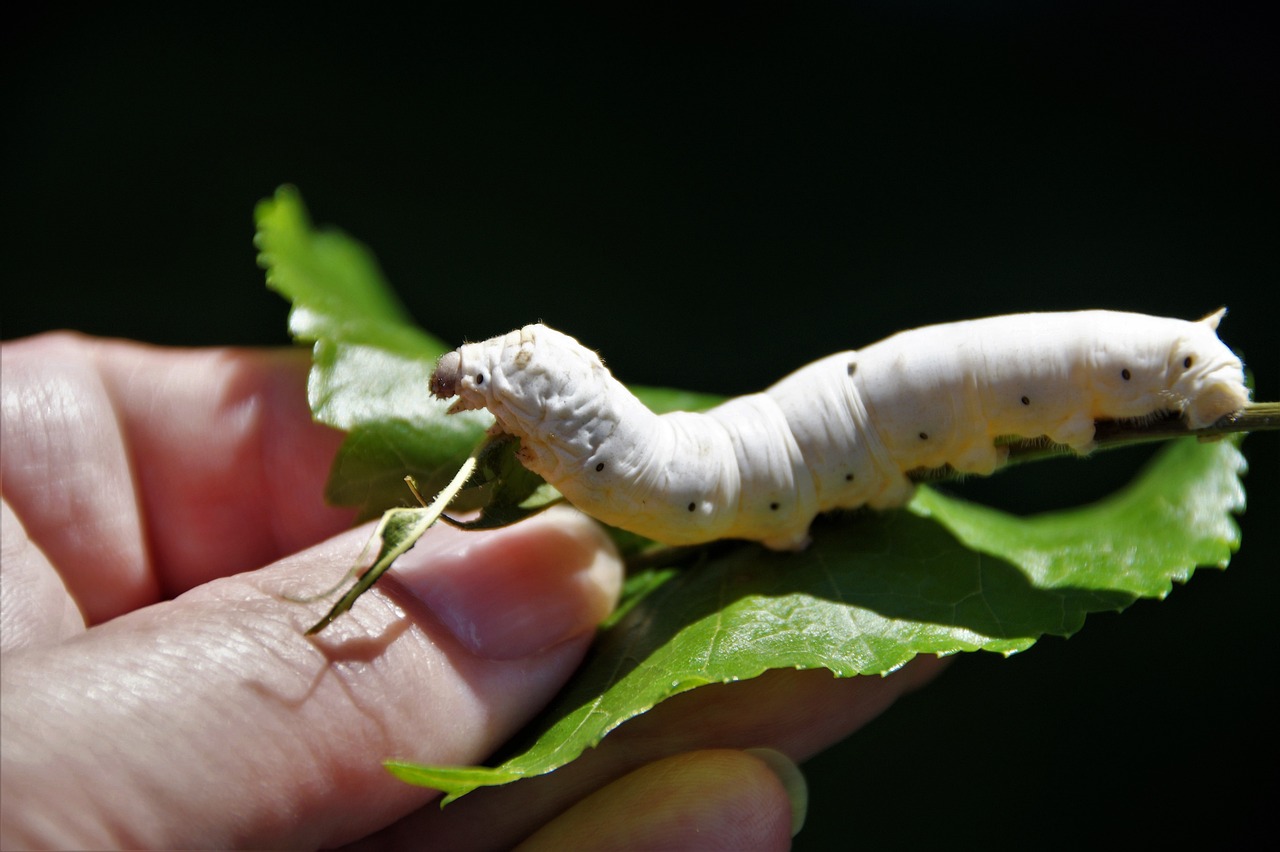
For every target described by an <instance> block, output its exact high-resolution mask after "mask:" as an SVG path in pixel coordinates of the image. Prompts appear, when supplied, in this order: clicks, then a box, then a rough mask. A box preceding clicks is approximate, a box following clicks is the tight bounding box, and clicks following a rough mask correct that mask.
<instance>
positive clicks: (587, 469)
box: [431, 309, 1249, 550]
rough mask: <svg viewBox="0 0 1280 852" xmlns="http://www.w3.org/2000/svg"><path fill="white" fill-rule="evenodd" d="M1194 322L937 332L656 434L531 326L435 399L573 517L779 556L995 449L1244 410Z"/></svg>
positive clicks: (1210, 319) (667, 417) (952, 326)
mask: <svg viewBox="0 0 1280 852" xmlns="http://www.w3.org/2000/svg"><path fill="white" fill-rule="evenodd" d="M1225 313H1226V310H1225V309H1223V310H1219V311H1217V312H1216V313H1213V314H1210V315H1209V316H1207V317H1205V318H1204V319H1202V320H1200V321H1198V322H1187V321H1184V320H1177V319H1166V318H1163V317H1153V316H1147V315H1144V314H1132V313H1118V312H1114V311H1079V312H1074V313H1041V314H1012V315H1008V316H998V317H990V318H987V319H979V320H970V321H967V322H957V323H948V324H943V325H934V326H927V327H924V328H918V329H915V330H913V331H905V332H902V333H900V334H895V335H894V336H892V337H889V338H887V339H885V340H882V341H880V342H879V343H876V344H874V345H871V346H868V347H866V348H864V349H859V350H853V351H849V352H840V353H838V354H836V355H831V356H829V357H827V358H823V359H821V360H819V361H815V362H814V363H812V364H809V365H808V366H806V367H802V368H801V369H799V370H797V371H796V372H794V373H792V374H791V375H789V376H787V377H786V378H784V379H782V380H781V381H780V382H778V383H777V384H775V385H773V386H772V387H770V388H769V389H768V390H766V391H764V392H763V393H756V394H750V395H748V396H742V397H737V398H735V399H731V400H729V401H728V402H725V403H724V404H722V405H719V406H717V407H716V408H713V409H711V410H709V411H707V412H705V413H700V414H694V413H688V412H672V413H669V414H663V415H657V414H654V413H653V412H652V411H650V410H649V409H648V408H646V407H645V405H644V404H643V403H641V402H640V400H638V399H637V398H636V397H635V396H634V395H633V394H632V393H631V392H630V391H628V390H627V389H626V387H624V386H623V385H622V384H621V383H620V382H618V381H617V380H616V379H614V378H613V376H612V375H611V374H610V373H609V371H608V370H607V369H606V368H605V366H604V364H602V363H601V361H600V358H599V357H598V356H597V355H596V354H595V353H594V352H592V351H591V350H589V349H587V348H585V347H583V346H582V345H581V344H579V343H578V342H577V341H576V340H574V339H573V338H571V337H568V336H567V335H564V334H561V333H560V332H558V331H555V330H553V329H550V328H547V327H546V326H544V325H528V326H525V327H524V328H522V329H519V330H517V331H513V332H511V333H510V334H507V335H504V336H501V337H495V338H492V339H490V340H486V341H483V342H481V343H470V344H466V345H464V346H462V347H460V348H459V349H457V350H455V351H453V352H450V353H448V354H446V355H444V356H443V357H441V358H440V361H439V363H438V364H437V365H436V370H435V372H434V374H433V375H432V377H431V392H432V393H433V394H435V395H436V396H438V397H440V398H442V399H444V398H449V397H452V396H455V395H456V396H458V397H459V399H458V401H457V402H455V403H454V404H453V406H452V407H451V408H450V409H449V410H450V412H451V413H452V412H457V411H466V410H470V409H477V408H487V409H488V410H489V411H490V412H492V414H493V416H494V418H495V419H496V421H497V423H496V425H495V427H494V428H495V430H500V431H502V432H507V433H510V434H513V435H516V436H518V437H519V438H520V442H521V449H520V460H521V461H522V462H523V463H524V464H525V466H527V467H528V468H529V469H531V470H533V471H534V472H536V473H538V474H540V475H541V476H542V477H543V478H544V479H546V480H547V481H548V482H550V483H551V484H552V485H554V486H555V487H556V488H557V489H559V491H560V492H561V493H562V494H563V495H564V496H565V497H566V498H567V499H568V500H569V501H570V502H571V503H573V504H574V505H575V506H577V507H578V508H580V509H582V510H583V511H585V512H587V513H588V514H590V515H593V516H594V517H596V518H598V519H600V520H601V521H604V522H605V523H608V524H612V525H614V526H618V527H622V528H623V529H627V530H631V531H633V532H636V533H639V534H641V535H644V536H647V537H649V538H652V539H655V540H657V541H660V542H664V543H667V544H696V543H699V542H705V541H711V540H714V539H721V538H742V539H752V540H757V541H761V542H763V543H764V544H765V546H767V547H770V548H774V549H778V550H783V549H798V548H801V547H803V546H804V545H805V544H806V543H807V541H808V530H809V525H810V523H811V522H812V520H813V518H814V516H815V515H816V514H817V513H819V512H823V511H827V510H830V509H836V508H854V507H857V506H862V505H864V504H865V505H870V506H871V507H873V508H888V507H894V506H901V505H903V504H904V503H906V502H907V501H908V500H909V499H910V498H911V495H912V491H913V485H912V483H911V481H910V480H909V479H908V478H907V473H908V472H909V471H913V470H917V469H920V468H936V467H941V466H943V465H948V464H949V465H951V467H953V468H954V469H956V470H957V471H960V472H963V473H977V474H989V473H991V472H992V471H994V470H995V469H996V468H997V467H999V466H1000V465H1001V464H1002V463H1003V461H1004V456H1005V453H1004V450H1003V449H1002V448H1001V447H999V446H997V445H996V440H995V439H996V438H997V437H1000V436H1013V435H1016V436H1021V437H1027V438H1034V437H1037V436H1041V435H1045V436H1048V438H1049V439H1050V440H1052V441H1055V442H1057V443H1060V444H1066V445H1067V446H1069V447H1071V449H1072V450H1074V451H1075V452H1077V453H1087V452H1089V450H1090V449H1091V448H1092V445H1093V437H1094V421H1095V420H1099V419H1120V418H1136V417H1144V416H1148V415H1151V414H1154V413H1156V412H1160V411H1177V412H1181V414H1182V416H1183V417H1184V418H1185V420H1186V422H1187V425H1188V426H1189V427H1191V428H1200V427H1203V426H1207V425H1209V424H1211V423H1213V422H1215V421H1216V420H1218V419H1219V418H1220V417H1222V416H1224V415H1227V414H1231V413H1233V412H1235V411H1237V410H1239V409H1240V408H1242V407H1243V406H1244V405H1245V404H1246V403H1247V402H1248V399H1249V392H1248V389H1247V388H1246V387H1245V384H1244V370H1243V367H1242V365H1241V363H1240V359H1239V358H1237V357H1236V356H1235V355H1234V354H1232V352H1231V350H1229V349H1228V348H1227V347H1226V345H1225V344H1223V343H1222V341H1220V340H1219V339H1218V336H1217V333H1216V330H1217V327H1218V322H1219V320H1221V318H1222V316H1223V315H1224V314H1225Z"/></svg>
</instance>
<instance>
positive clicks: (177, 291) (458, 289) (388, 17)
mask: <svg viewBox="0 0 1280 852" xmlns="http://www.w3.org/2000/svg"><path fill="white" fill-rule="evenodd" d="M1213 5H1214V6H1217V5H1222V4H1213ZM953 6H954V7H963V8H950V7H953ZM1210 6H1211V4H1196V3H1185V4H1182V3H1162V4H1151V5H1149V6H1143V5H1135V4H1126V3H1054V2H1043V3H1034V4H1023V3H1015V2H987V3H969V4H945V3H923V2H906V3H888V2H877V3H869V4H859V5H857V6H855V7H854V8H852V9H848V8H844V7H843V6H835V5H829V4H806V5H805V7H804V9H803V10H796V9H786V10H783V9H781V8H779V9H773V10H760V9H756V8H753V9H751V10H743V9H736V8H733V7H732V6H731V5H728V4H726V5H712V6H700V7H699V11H697V12H691V11H689V10H678V9H677V10H671V9H659V8H656V7H649V6H645V5H640V4H622V5H620V6H619V5H615V6H613V7H612V8H611V9H610V10H609V11H607V12H604V11H600V10H597V9H594V8H592V7H591V6H588V5H587V4H583V5H581V6H575V5H556V4H553V5H551V6H543V7H542V8H538V9H525V10H521V11H516V10H513V9H509V8H506V7H503V6H483V7H473V9H474V11H472V12H470V13H466V14H460V13H457V12H443V11H437V10H431V9H429V8H428V9H426V10H423V9H419V11H418V12H417V13H415V15H414V16H413V17H405V16H401V15H395V14H390V13H384V12H380V11H379V9H378V8H377V7H375V6H358V5H350V4H348V5H345V6H342V7H337V6H334V7H332V8H325V7H322V6H320V5H319V4H316V5H314V6H312V7H310V8H307V9H301V8H293V7H290V6H288V5H266V4H262V5H259V6H257V7H252V8H246V9H244V10H243V11H240V12H237V11H236V10H235V9H234V8H233V7H228V6H225V5H219V6H218V7H217V9H216V11H213V10H207V13H206V14H202V13H200V12H196V11H191V10H186V11H181V12H179V11H173V10H171V11H167V12H165V11H162V12H155V11H152V12H149V13H145V14H144V13H142V12H136V13H135V12H128V11H121V10H119V9H113V10H109V11H107V10H96V11H95V10H88V9H86V10H81V11H72V10H70V9H68V8H66V7H63V8H60V9H57V10H40V11H38V12H36V13H35V14H36V18H35V20H33V21H29V22H26V23H17V22H14V21H10V22H9V23H8V24H7V25H6V28H5V30H4V35H3V40H4V42H3V43H4V50H3V54H4V56H3V60H2V61H3V67H4V76H3V93H4V109H5V125H6V130H5V134H4V146H5V157H4V168H5V173H6V175H5V180H4V187H5V190H4V208H5V218H6V225H5V228H4V233H3V240H4V243H3V255H2V257H3V258H4V261H3V263H4V267H5V276H6V285H5V297H4V313H3V327H2V331H3V335H4V337H5V338H6V339H12V338H14V337H18V336H23V335H27V334H31V333H35V332H39V331H43V330H48V329H54V328H74V329H79V330H82V331H86V332H90V333H94V334H103V335H113V336H125V337H134V338H140V339H143V340H150V341H155V342H161V343H170V344H181V345H192V344H223V343H235V344H268V345H275V344H282V343H284V342H285V341H286V337H285V333H284V322H285V314H286V306H285V305H284V303H283V302H281V301H280V300H279V299H278V298H277V297H276V296H275V295H273V294H271V293H269V292H268V291H266V289H265V288H264V287H263V283H262V274H261V271H260V270H258V269H257V268H256V266H255V263H254V250H253V247H252V243H251V239H252V233H253V224H252V218H251V217H252V208H253V205H254V203H255V202H256V201H257V200H258V199H259V198H262V197H264V196H267V195H269V194H271V193H272V192H273V190H274V189H275V187H276V186H277V185H279V184H281V183H285V182H291V183H294V184H296V185H297V186H298V187H299V188H300V189H301V191H302V193H303V196H304V198H305V200H306V201H307V203H308V205H309V207H310V208H311V211H312V213H313V215H314V217H315V218H316V219H317V221H319V222H325V223H335V224H338V225H340V226H341V227H342V228H344V229H345V230H347V231H348V232H350V233H352V234H354V235H356V236H358V237H360V238H361V239H363V240H364V241H365V242H366V243H368V244H369V245H370V246H371V247H372V248H373V249H374V251H375V252H376V253H377V254H378V256H379V258H380V260H381V262H382V264H383V267H384V269H385V271H386V273H387V275H388V277H389V278H390V280H391V281H392V283H393V284H394V285H395V286H396V288H397V289H398V291H399V292H400V294H401V295H402V296H403V298H404V300H405V302H406V303H407V304H408V306H409V307H410V309H411V311H412V312H413V313H414V315H415V316H416V318H417V319H418V320H419V322H420V323H421V324H422V325H423V326H424V327H426V328H427V329H428V330H430V331H432V332H434V333H436V334H437V335H439V336H441V337H442V338H443V339H445V340H447V341H452V342H460V341H461V340H463V339H464V338H465V339H471V340H476V339H481V338H484V337H488V336H490V335H493V334H497V333H499V332H504V331H507V330H509V329H511V328H513V327H516V326H518V325H521V324H523V323H526V322H530V321H534V320H539V319H541V320H545V321H546V322H548V323H550V324H552V325H555V326H557V327H559V328H561V329H563V330H564V331H567V332H569V333H571V334H574V335H575V336H577V337H579V338H580V339H581V340H583V342H585V343H587V344H588V345H591V346H593V347H596V348H598V349H600V350H601V351H602V352H603V354H604V355H605V357H606V359H607V360H608V362H609V364H610V365H611V366H612V367H613V369H614V372H615V373H616V374H617V375H618V376H619V377H621V378H622V379H623V380H624V381H628V382H634V383H644V384H661V385H672V386H679V387H687V388H692V389H697V390H705V391H713V392H721V393H740V392H744V391H750V390H757V389H759V388H761V387H763V386H764V385H766V384H768V383H769V382H771V381H772V380H774V379H775V378H777V377H779V376H781V375H782V374H783V373H785V372H787V371H789V370H790V369H792V368H794V367H796V366H799V365H801V364H803V363H805V362H807V361H809V360H811V359H813V358H815V357H818V356H821V355H825V354H828V353H829V352H831V351H835V350H838V349H844V348H851V347H856V346H858V345H862V344H866V343H869V342H872V341H874V340H877V339H879V338H881V337H883V336H885V335H887V334H889V333H891V332H893V331H896V330H899V329H902V328H908V327H912V326H916V325H922V324H925V323H929V322H937V321H947V320H954V319H962V318H968V317H975V316H983V315H987V314H992V313H1005V312H1012V311H1021V310H1036V309H1076V308H1084V307H1105V308H1117V309H1129V310H1137V311H1142V312H1145V313H1152V314H1160V315H1167V316H1178V317H1184V318H1195V317H1198V316H1201V315H1203V314H1204V313H1207V312H1208V311H1211V310H1213V309H1215V308H1217V307H1218V306H1220V305H1223V304H1225V305H1228V306H1229V307H1230V309H1231V313H1230V315H1229V316H1228V317H1227V319H1226V320H1225V321H1224V324H1223V326H1222V329H1221V332H1222V336H1223V338H1224V339H1225V340H1226V341H1227V342H1228V343H1230V344H1231V345H1233V346H1235V347H1237V348H1238V349H1239V350H1240V351H1242V352H1243V354H1244V356H1245V358H1246V361H1247V362H1248V363H1249V364H1250V366H1251V367H1252V368H1253V369H1254V370H1255V371H1256V372H1257V388H1258V390H1257V396H1258V398H1260V399H1272V400H1275V399H1280V385H1278V384H1277V369H1276V366H1277V359H1276V358H1275V354H1274V353H1275V345H1276V344H1275V334H1274V329H1275V328H1276V327H1277V319H1276V299H1275V295H1274V291H1275V288H1276V274H1275V262H1276V257H1277V247H1278V246H1277V243H1278V239H1277V238H1278V236H1280V192H1278V190H1280V181H1278V180H1277V173H1276V154H1277V151H1278V150H1280V148H1278V147H1277V142H1280V134H1277V129H1276V124H1275V113H1276V107H1277V97H1276V95H1277V91H1278V86H1277V84H1278V82H1280V76H1278V74H1277V60H1276V51H1275V43H1276V35H1277V33H1276V30H1275V28H1274V27H1273V26H1272V25H1271V23H1270V21H1268V20H1265V19H1263V18H1262V17H1260V16H1258V15H1255V14H1254V13H1252V12H1246V11H1241V10H1240V9H1235V10H1233V9H1230V8H1228V9H1226V10H1223V9H1220V8H1210ZM175 8H176V7H175ZM1241 8H1246V7H1241ZM1245 449H1246V454H1247V455H1248V456H1249V458H1250V461H1251V464H1252V472H1251V475H1250V477H1249V479H1248V482H1247V485H1248V486H1249V488H1250V492H1251V498H1250V508H1249V511H1248V513H1247V515H1246V516H1245V517H1243V518H1242V520H1241V523H1242V526H1243V528H1244V546H1243V550H1242V552H1241V553H1240V554H1239V556H1238V557H1237V558H1236V559H1235V560H1234V561H1233V563H1232V566H1231V568H1230V570H1229V571H1227V572H1218V571H1214V570H1204V571H1202V572H1201V573H1199V574H1198V575H1197V576H1196V578H1195V580H1194V582H1193V583H1192V584H1191V586H1189V587H1187V588H1182V587H1178V588H1176V589H1175V590H1174V592H1173V594H1172V595H1171V596H1170V597H1169V598H1168V599H1167V600H1166V601H1164V602H1160V603H1156V602H1142V603H1139V604H1136V605H1135V606H1133V607H1132V608H1131V609H1130V610H1128V611H1127V612H1126V613H1124V614H1123V615H1119V616H1116V615H1100V616H1095V617H1093V618H1091V619H1090V621H1089V622H1088V624H1087V625H1086V627H1085V629H1084V630H1083V631H1082V632H1081V633H1080V634H1078V635H1077V636H1076V637H1073V638H1072V639H1070V640H1069V641H1063V640H1060V639H1046V640H1044V641H1042V642H1041V643H1039V644H1038V645H1037V646H1036V647H1035V648H1033V649H1032V650H1031V651H1029V652H1027V653H1025V654H1021V655H1018V656H1016V657H1013V658H1011V659H1008V660H1005V659H1002V658H999V657H996V656H994V655H987V654H974V655H968V656H966V657H965V658H964V659H961V660H959V661H957V663H956V664H955V665H953V666H952V668H951V670H950V671H949V672H948V673H947V674H946V675H944V676H943V678H942V679H941V680H940V681H939V682H938V683H936V684H935V685H933V686H932V687H930V688H928V689H927V690H925V691H923V692H921V693H919V694H917V695H915V696H912V697H911V698H909V699H906V700H904V701H902V702H901V703H900V704H899V705H897V706H896V707H895V708H894V709H893V710H891V711H890V712H889V713H888V714H887V715H885V716H884V717H883V718H882V719H880V720H877V721H876V722H875V723H873V724H872V725H871V726H870V727H868V728H867V729H865V730H864V731H863V732H861V733H859V734H858V735H856V736H854V737H852V738H851V739H850V740H848V741H847V742H846V743H844V744H842V745H841V746H840V747H838V748H836V749H833V750H831V751H830V752H829V753H827V754H825V755H823V756H821V757H819V758H817V759H815V760H814V761H811V762H810V763H809V764H808V765H807V767H806V771H807V773H808V776H809V778H810V782H811V786H812V790H811V793H812V808H811V812H810V824H809V827H808V828H807V829H806V830H805V832H804V833H803V834H802V835H801V836H800V838H799V839H798V841H797V848H800V849H835V848H843V847H845V846H846V845H847V846H859V847H862V846H867V847H871V846H918V845H921V844H926V843H928V844H943V843H946V844H948V845H955V846H960V847H979V846H980V847H983V848H1021V847H1024V846H1030V845H1033V844H1034V845H1035V846H1039V847H1065V846H1072V845H1078V844H1080V843H1087V842H1096V841H1101V840H1104V839H1109V840H1118V839H1122V838H1132V839H1136V840H1141V841H1144V842H1154V841H1157V840H1160V839H1164V838H1169V837H1189V836H1193V835H1196V834H1199V833H1204V834H1206V835H1207V836H1208V837H1212V838H1214V839H1216V840H1218V841H1220V842H1221V841H1227V840H1230V839H1232V838H1240V837H1243V836H1244V835H1245V832H1246V831H1247V830H1248V828H1249V826H1250V824H1251V822H1252V821H1254V820H1260V819H1261V818H1262V815H1263V811H1264V809H1269V808H1271V807H1272V806H1273V805H1274V802H1275V799H1274V794H1275V780H1276V778H1275V775H1276V766H1277V765H1278V764H1277V749H1276V734H1275V711H1276V702H1275V701H1274V700H1273V699H1272V698H1271V696H1270V688H1271V686H1272V684H1271V680H1272V677H1273V674H1274V671H1275V664H1274V660H1273V657H1272V647H1273V646H1274V644H1275V632H1276V631H1275V624H1276V610H1277V605H1276V601H1277V591H1278V589H1280V584H1278V583H1277V579H1276V564H1275V563H1276V557H1277V553H1280V537H1278V536H1277V531H1276V527H1277V523H1276V521H1277V517H1278V515H1277V503H1278V502H1280V483H1278V482H1277V478H1276V473H1277V472H1278V471H1280V464H1277V436H1276V435H1275V434H1260V435H1255V436H1254V437H1252V438H1250V439H1249V440H1248V441H1247V443H1246V445H1245ZM1118 456H1124V457H1123V458H1118ZM1140 461H1141V454H1140V453H1131V454H1111V455H1110V456H1108V457H1107V458H1106V459H1102V460H1097V461H1094V462H1090V463H1088V464H1087V465H1082V464H1079V463H1073V462H1062V463H1056V462H1055V463H1051V464H1045V465H1033V466H1029V467H1028V468H1027V469H1026V470H1019V471H1015V472H1010V473H1008V474H1005V475H1002V476H1000V477H997V478H995V479H994V480H990V481H987V482H983V483H971V484H969V485H967V486H966V490H967V491H969V492H970V493H973V494H975V495H977V496H979V497H981V499H989V500H992V501H995V502H997V503H1002V504H1004V505H1008V506H1010V507H1013V508H1015V509H1017V510H1020V511H1029V510H1033V509H1038V508H1043V507H1045V506H1052V505H1060V504H1064V503H1070V502H1072V501H1074V500H1077V499H1081V498H1082V497H1086V496H1092V495H1094V494H1100V493H1104V492H1105V491H1106V490H1107V489H1108V488H1110V487H1112V486H1113V485H1114V484H1115V483H1116V482H1119V481H1122V480H1123V479H1124V478H1125V477H1127V476H1128V475H1129V474H1130V473H1131V472H1132V470H1133V469H1134V468H1135V467H1136V466H1137V465H1138V464H1139V463H1140Z"/></svg>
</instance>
